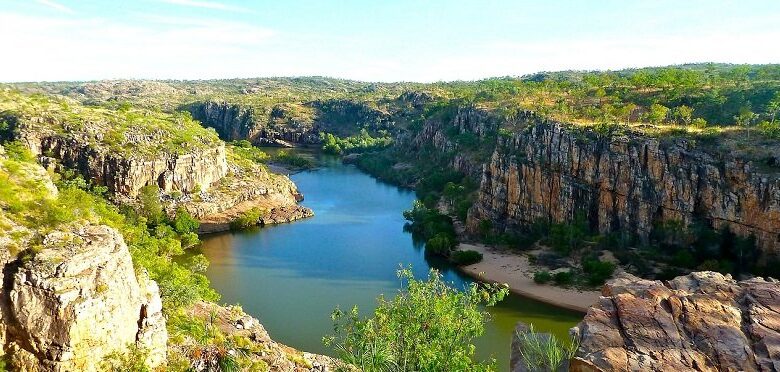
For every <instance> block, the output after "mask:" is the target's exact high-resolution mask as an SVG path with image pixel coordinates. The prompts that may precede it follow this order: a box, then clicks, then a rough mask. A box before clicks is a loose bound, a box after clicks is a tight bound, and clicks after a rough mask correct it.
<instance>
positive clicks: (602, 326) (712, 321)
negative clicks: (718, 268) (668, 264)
mask: <svg viewBox="0 0 780 372" xmlns="http://www.w3.org/2000/svg"><path fill="white" fill-rule="evenodd" d="M603 296H604V297H602V298H601V300H600V301H599V302H598V303H597V304H596V305H594V306H593V307H592V308H591V309H590V310H589V311H588V314H587V315H586V316H585V319H583V321H582V322H581V323H580V324H579V325H578V326H577V327H576V328H575V329H574V331H575V332H577V333H578V334H579V336H580V338H581V341H580V346H579V350H578V352H577V357H576V358H575V359H574V360H572V363H571V365H570V370H571V371H629V370H630V371H650V370H653V371H777V370H780V283H778V282H777V281H775V280H773V279H769V280H764V279H761V278H756V279H750V280H745V281H741V282H736V281H734V280H733V279H732V278H731V277H730V276H728V275H727V276H723V275H721V274H718V273H713V272H697V273H692V274H689V275H686V276H681V277H678V278H676V279H674V280H671V281H669V282H668V283H666V284H664V283H661V282H660V281H649V280H642V279H639V278H636V277H630V276H626V277H623V278H619V279H616V280H614V281H612V282H610V283H609V284H607V285H606V286H605V287H604V289H603Z"/></svg>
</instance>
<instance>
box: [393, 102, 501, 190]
mask: <svg viewBox="0 0 780 372" xmlns="http://www.w3.org/2000/svg"><path fill="white" fill-rule="evenodd" d="M444 116H445V117H434V118H432V119H429V120H426V121H425V123H424V124H423V127H422V130H421V131H420V132H419V133H418V134H417V135H415V136H414V137H411V138H409V139H405V140H404V141H402V142H401V146H407V147H409V148H410V149H411V150H413V151H417V152H420V151H423V150H424V149H425V148H426V147H427V146H432V147H433V148H434V149H435V150H436V151H438V152H439V153H440V154H443V155H444V156H449V157H450V158H451V161H450V165H451V166H452V168H453V169H455V170H457V171H459V172H461V173H463V174H465V175H468V176H469V177H470V178H472V179H473V180H474V181H475V182H476V181H478V180H479V179H480V176H481V172H482V164H483V163H484V162H485V161H487V159H488V157H487V156H488V155H489V153H490V151H492V149H493V147H494V142H495V133H496V131H497V130H498V127H499V125H500V119H499V118H498V117H496V116H495V115H494V114H493V113H491V112H490V111H488V110H485V109H480V108H477V107H471V106H467V107H457V108H456V109H455V111H454V112H453V113H451V114H450V115H447V113H445V114H444Z"/></svg>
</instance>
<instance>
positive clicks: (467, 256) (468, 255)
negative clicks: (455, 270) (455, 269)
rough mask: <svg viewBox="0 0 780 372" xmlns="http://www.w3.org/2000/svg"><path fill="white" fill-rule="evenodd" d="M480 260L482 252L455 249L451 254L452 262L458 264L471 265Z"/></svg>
mask: <svg viewBox="0 0 780 372" xmlns="http://www.w3.org/2000/svg"><path fill="white" fill-rule="evenodd" d="M480 261H482V253H479V252H477V251H472V250H467V251H455V252H454V253H453V254H452V262H454V263H455V264H456V265H458V266H466V265H473V264H475V263H477V262H480Z"/></svg>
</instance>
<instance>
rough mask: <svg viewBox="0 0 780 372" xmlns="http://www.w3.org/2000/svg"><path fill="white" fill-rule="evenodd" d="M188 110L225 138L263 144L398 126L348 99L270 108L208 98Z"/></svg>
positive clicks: (310, 140)
mask: <svg viewBox="0 0 780 372" xmlns="http://www.w3.org/2000/svg"><path fill="white" fill-rule="evenodd" d="M188 110H189V111H190V113H192V116H193V117H194V118H195V119H197V120H199V121H201V122H202V123H203V124H204V125H206V126H209V127H212V128H214V129H215V130H216V131H217V133H219V135H220V137H221V138H222V139H224V140H226V141H233V140H248V141H250V142H252V143H254V144H255V145H259V146H262V145H271V146H285V147H288V146H294V145H314V144H319V143H320V137H319V134H320V132H321V131H325V132H329V133H335V134H336V135H339V136H349V135H353V134H355V133H357V132H358V131H359V129H361V128H368V129H370V130H380V129H385V130H391V129H392V128H393V125H394V122H393V120H392V118H391V115H390V114H389V113H386V112H384V111H381V110H378V109H376V108H374V107H371V106H370V105H368V104H366V103H363V102H355V101H351V100H346V99H339V100H336V99H334V100H321V101H319V100H318V101H312V102H307V103H299V104H291V103H287V104H276V105H274V106H272V107H269V108H254V107H251V106H247V105H242V104H231V103H227V102H217V101H205V102H197V103H194V104H192V105H190V106H189V107H188Z"/></svg>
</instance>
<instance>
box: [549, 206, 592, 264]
mask: <svg viewBox="0 0 780 372" xmlns="http://www.w3.org/2000/svg"><path fill="white" fill-rule="evenodd" d="M589 232H590V229H589V228H588V221H587V219H586V217H585V214H584V213H582V212H578V213H576V215H575V217H574V220H573V221H572V222H571V223H555V224H552V225H550V235H549V241H550V245H551V246H552V248H553V249H554V250H555V251H556V252H558V253H561V254H563V255H569V254H571V253H572V252H573V251H575V250H577V249H579V248H582V247H583V246H584V244H585V238H586V237H587V236H588V233H589Z"/></svg>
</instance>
